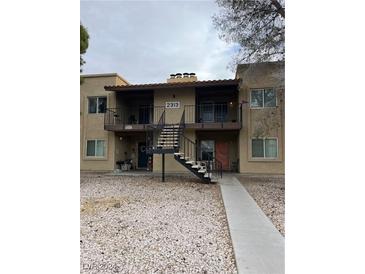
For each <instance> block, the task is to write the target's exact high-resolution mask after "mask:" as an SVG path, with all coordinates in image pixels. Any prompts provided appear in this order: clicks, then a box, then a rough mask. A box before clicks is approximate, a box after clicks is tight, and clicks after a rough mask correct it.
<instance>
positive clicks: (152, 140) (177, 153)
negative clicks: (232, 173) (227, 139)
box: [146, 111, 222, 183]
mask: <svg viewBox="0 0 365 274" xmlns="http://www.w3.org/2000/svg"><path fill="white" fill-rule="evenodd" d="M184 117H185V113H183V114H182V117H181V120H180V123H179V124H165V111H164V112H163V113H162V115H161V118H160V120H159V122H158V124H157V125H155V126H152V127H151V129H150V130H149V131H147V137H146V143H147V153H148V154H162V181H164V178H165V154H174V158H175V160H176V161H178V162H179V163H180V164H181V165H183V166H184V167H185V168H187V169H188V170H189V171H191V172H192V173H193V174H195V175H196V176H197V177H198V178H199V179H201V180H202V181H203V182H204V183H211V182H212V181H216V180H217V179H218V178H222V163H221V162H219V161H218V160H217V159H215V158H214V157H212V158H211V159H204V160H202V159H201V157H200V156H199V155H200V147H199V146H198V145H197V144H196V143H195V142H193V141H192V140H190V139H189V138H188V137H186V136H185V135H184V128H185V122H184Z"/></svg>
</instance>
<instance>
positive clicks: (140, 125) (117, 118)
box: [104, 106, 165, 129]
mask: <svg viewBox="0 0 365 274" xmlns="http://www.w3.org/2000/svg"><path fill="white" fill-rule="evenodd" d="M164 110H165V108H164V107H163V106H140V107H132V108H107V109H106V112H105V115H104V127H105V128H106V129H144V128H145V126H146V125H151V124H157V123H158V121H159V119H160V118H161V115H162V113H163V112H164Z"/></svg>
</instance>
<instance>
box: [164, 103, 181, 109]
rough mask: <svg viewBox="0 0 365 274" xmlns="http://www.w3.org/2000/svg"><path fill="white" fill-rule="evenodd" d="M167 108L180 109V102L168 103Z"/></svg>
mask: <svg viewBox="0 0 365 274" xmlns="http://www.w3.org/2000/svg"><path fill="white" fill-rule="evenodd" d="M165 107H166V108H180V102H166V106H165Z"/></svg>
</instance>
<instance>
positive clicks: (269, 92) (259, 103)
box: [250, 88, 276, 108]
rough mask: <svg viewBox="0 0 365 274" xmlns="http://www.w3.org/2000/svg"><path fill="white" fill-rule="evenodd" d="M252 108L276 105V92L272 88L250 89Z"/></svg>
mask: <svg viewBox="0 0 365 274" xmlns="http://www.w3.org/2000/svg"><path fill="white" fill-rule="evenodd" d="M250 105H251V107H252V108H262V107H276V92H275V90H274V89H272V88H268V89H254V90H251V103H250Z"/></svg>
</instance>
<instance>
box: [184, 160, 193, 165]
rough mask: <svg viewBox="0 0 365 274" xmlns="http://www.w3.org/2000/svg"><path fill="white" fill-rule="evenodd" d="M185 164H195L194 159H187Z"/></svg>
mask: <svg viewBox="0 0 365 274" xmlns="http://www.w3.org/2000/svg"><path fill="white" fill-rule="evenodd" d="M185 164H187V165H193V164H194V161H186V162H185Z"/></svg>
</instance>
